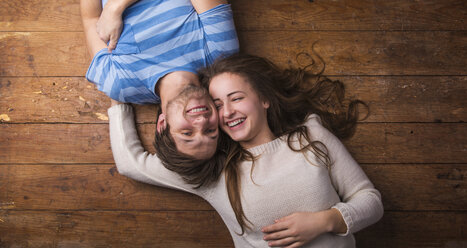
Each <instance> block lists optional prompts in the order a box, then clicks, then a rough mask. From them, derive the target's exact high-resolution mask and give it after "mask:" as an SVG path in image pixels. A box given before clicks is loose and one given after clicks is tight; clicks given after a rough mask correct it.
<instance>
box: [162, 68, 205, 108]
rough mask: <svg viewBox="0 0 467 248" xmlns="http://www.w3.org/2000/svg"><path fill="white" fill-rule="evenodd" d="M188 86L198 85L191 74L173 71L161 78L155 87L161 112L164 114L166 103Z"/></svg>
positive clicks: (195, 76) (196, 79) (194, 76)
mask: <svg viewBox="0 0 467 248" xmlns="http://www.w3.org/2000/svg"><path fill="white" fill-rule="evenodd" d="M190 84H194V85H199V81H198V76H197V75H196V74H194V73H192V72H187V71H174V72H171V73H169V74H167V75H165V76H164V77H162V78H161V79H160V80H159V82H158V83H157V85H156V93H158V94H159V97H160V99H161V108H162V112H165V107H166V106H167V103H168V102H169V101H170V100H172V99H174V98H175V97H176V96H178V94H180V92H182V90H183V89H184V88H185V87H187V86H188V85H190Z"/></svg>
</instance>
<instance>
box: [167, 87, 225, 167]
mask: <svg viewBox="0 0 467 248" xmlns="http://www.w3.org/2000/svg"><path fill="white" fill-rule="evenodd" d="M165 115H166V117H165V118H166V122H167V124H168V125H169V126H170V134H171V135H172V138H173V139H174V140H175V144H176V145H177V149H178V150H179V151H180V152H182V153H185V154H188V155H190V156H193V157H195V158H198V159H207V158H210V157H212V156H213V155H214V153H215V151H216V149H217V139H218V136H219V131H218V117H217V111H216V108H215V106H214V103H213V102H212V99H211V97H210V96H209V94H208V92H207V90H205V89H204V88H202V87H199V86H193V85H189V86H187V87H185V88H184V89H183V90H182V92H181V93H180V94H179V95H178V96H177V97H175V98H174V99H172V100H171V101H169V102H168V103H167V108H166V114H165Z"/></svg>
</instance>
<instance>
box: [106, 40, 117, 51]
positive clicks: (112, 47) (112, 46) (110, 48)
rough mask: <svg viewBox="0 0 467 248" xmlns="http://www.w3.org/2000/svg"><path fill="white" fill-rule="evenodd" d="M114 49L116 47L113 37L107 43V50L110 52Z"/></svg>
mask: <svg viewBox="0 0 467 248" xmlns="http://www.w3.org/2000/svg"><path fill="white" fill-rule="evenodd" d="M115 47H117V39H115V38H114V37H112V38H111V39H110V41H109V46H108V49H109V52H111V51H112V50H114V49H115Z"/></svg>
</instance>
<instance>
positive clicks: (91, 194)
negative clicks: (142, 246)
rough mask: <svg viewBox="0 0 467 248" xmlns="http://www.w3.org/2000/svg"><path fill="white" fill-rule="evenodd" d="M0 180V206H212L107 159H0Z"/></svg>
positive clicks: (151, 207)
mask: <svg viewBox="0 0 467 248" xmlns="http://www.w3.org/2000/svg"><path fill="white" fill-rule="evenodd" d="M0 182H5V184H4V185H3V186H2V185H1V184H0V186H1V188H2V190H1V192H0V202H1V203H5V204H4V205H3V206H0V209H15V210H25V209H26V210H27V209H29V210H47V209H49V210H50V209H55V210H82V209H97V210H115V209H119V210H159V211H160V210H170V211H179V210H192V211H194V210H198V211H204V210H212V207H210V205H209V204H208V203H206V202H205V201H204V200H202V199H201V198H199V197H197V196H195V195H193V194H189V193H184V192H181V191H177V190H171V189H167V188H162V187H156V186H153V185H149V184H145V183H139V182H137V181H134V180H132V179H129V178H127V177H124V176H121V175H120V174H119V173H118V171H117V168H116V167H115V166H114V165H107V164H98V165H84V164H79V165H0ZM6 203H11V204H6Z"/></svg>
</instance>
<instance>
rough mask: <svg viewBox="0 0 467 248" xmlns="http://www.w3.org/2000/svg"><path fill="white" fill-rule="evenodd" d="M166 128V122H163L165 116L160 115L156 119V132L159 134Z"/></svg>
mask: <svg viewBox="0 0 467 248" xmlns="http://www.w3.org/2000/svg"><path fill="white" fill-rule="evenodd" d="M166 127H167V122H166V120H165V114H163V113H162V114H160V115H159V118H157V125H156V130H157V132H158V133H161V132H162V131H163V130H164V129H165V128H166Z"/></svg>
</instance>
